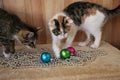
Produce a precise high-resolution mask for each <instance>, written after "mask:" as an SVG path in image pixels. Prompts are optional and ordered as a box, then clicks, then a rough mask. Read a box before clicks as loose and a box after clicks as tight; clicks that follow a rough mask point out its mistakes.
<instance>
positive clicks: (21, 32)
mask: <svg viewBox="0 0 120 80" xmlns="http://www.w3.org/2000/svg"><path fill="white" fill-rule="evenodd" d="M28 33H29V31H28V30H21V31H19V32H18V33H17V36H18V37H19V38H20V39H22V38H23V37H25V36H26V34H28Z"/></svg>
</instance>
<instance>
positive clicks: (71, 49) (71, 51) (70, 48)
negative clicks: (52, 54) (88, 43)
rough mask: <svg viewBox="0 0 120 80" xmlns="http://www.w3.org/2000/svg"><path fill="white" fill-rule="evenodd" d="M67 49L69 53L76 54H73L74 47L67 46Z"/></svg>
mask: <svg viewBox="0 0 120 80" xmlns="http://www.w3.org/2000/svg"><path fill="white" fill-rule="evenodd" d="M67 50H69V51H70V53H71V55H76V54H75V49H74V48H73V47H68V48H67Z"/></svg>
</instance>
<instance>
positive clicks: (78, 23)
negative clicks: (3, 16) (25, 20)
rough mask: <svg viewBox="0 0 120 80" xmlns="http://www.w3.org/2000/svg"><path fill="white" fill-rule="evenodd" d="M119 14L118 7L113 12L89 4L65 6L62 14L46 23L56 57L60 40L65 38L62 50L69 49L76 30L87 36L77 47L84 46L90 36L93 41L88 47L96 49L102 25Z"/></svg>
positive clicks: (76, 3)
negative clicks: (110, 17)
mask: <svg viewBox="0 0 120 80" xmlns="http://www.w3.org/2000/svg"><path fill="white" fill-rule="evenodd" d="M119 13H120V5H119V6H118V7H117V8H115V9H113V10H108V9H106V8H104V7H102V6H100V5H97V4H94V3H90V2H75V3H72V4H70V5H69V6H67V7H66V8H65V9H64V10H63V11H62V12H60V13H58V14H56V15H55V16H54V17H53V18H51V19H50V21H49V23H48V26H49V29H50V32H51V35H52V39H53V41H52V45H53V46H52V47H53V50H54V52H55V55H56V57H57V58H59V57H60V54H59V53H60V50H61V48H60V46H61V40H62V39H64V38H67V40H66V43H65V45H64V47H63V48H66V47H69V46H70V45H71V44H72V42H73V39H74V37H75V35H76V32H77V31H78V30H83V31H84V32H85V33H86V35H87V39H86V40H85V41H84V42H79V44H78V45H79V46H86V45H87V44H88V43H89V41H90V40H91V39H90V36H91V35H92V36H93V37H94V38H95V41H94V43H93V44H92V45H91V46H90V47H92V48H98V47H99V45H100V41H101V35H102V32H101V28H102V26H103V24H104V23H105V21H106V20H107V18H108V17H109V16H115V15H117V14H119Z"/></svg>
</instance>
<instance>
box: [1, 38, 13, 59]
mask: <svg viewBox="0 0 120 80" xmlns="http://www.w3.org/2000/svg"><path fill="white" fill-rule="evenodd" d="M2 44H3V55H4V56H5V57H6V58H9V57H10V55H11V53H14V52H15V48H14V47H15V41H14V40H7V42H3V43H2Z"/></svg>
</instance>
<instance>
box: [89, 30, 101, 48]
mask: <svg viewBox="0 0 120 80" xmlns="http://www.w3.org/2000/svg"><path fill="white" fill-rule="evenodd" d="M101 35H102V32H101V31H100V30H99V31H97V32H94V33H93V36H94V37H95V41H94V43H93V44H92V45H91V46H90V47H91V48H98V47H99V45H100V41H101Z"/></svg>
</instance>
